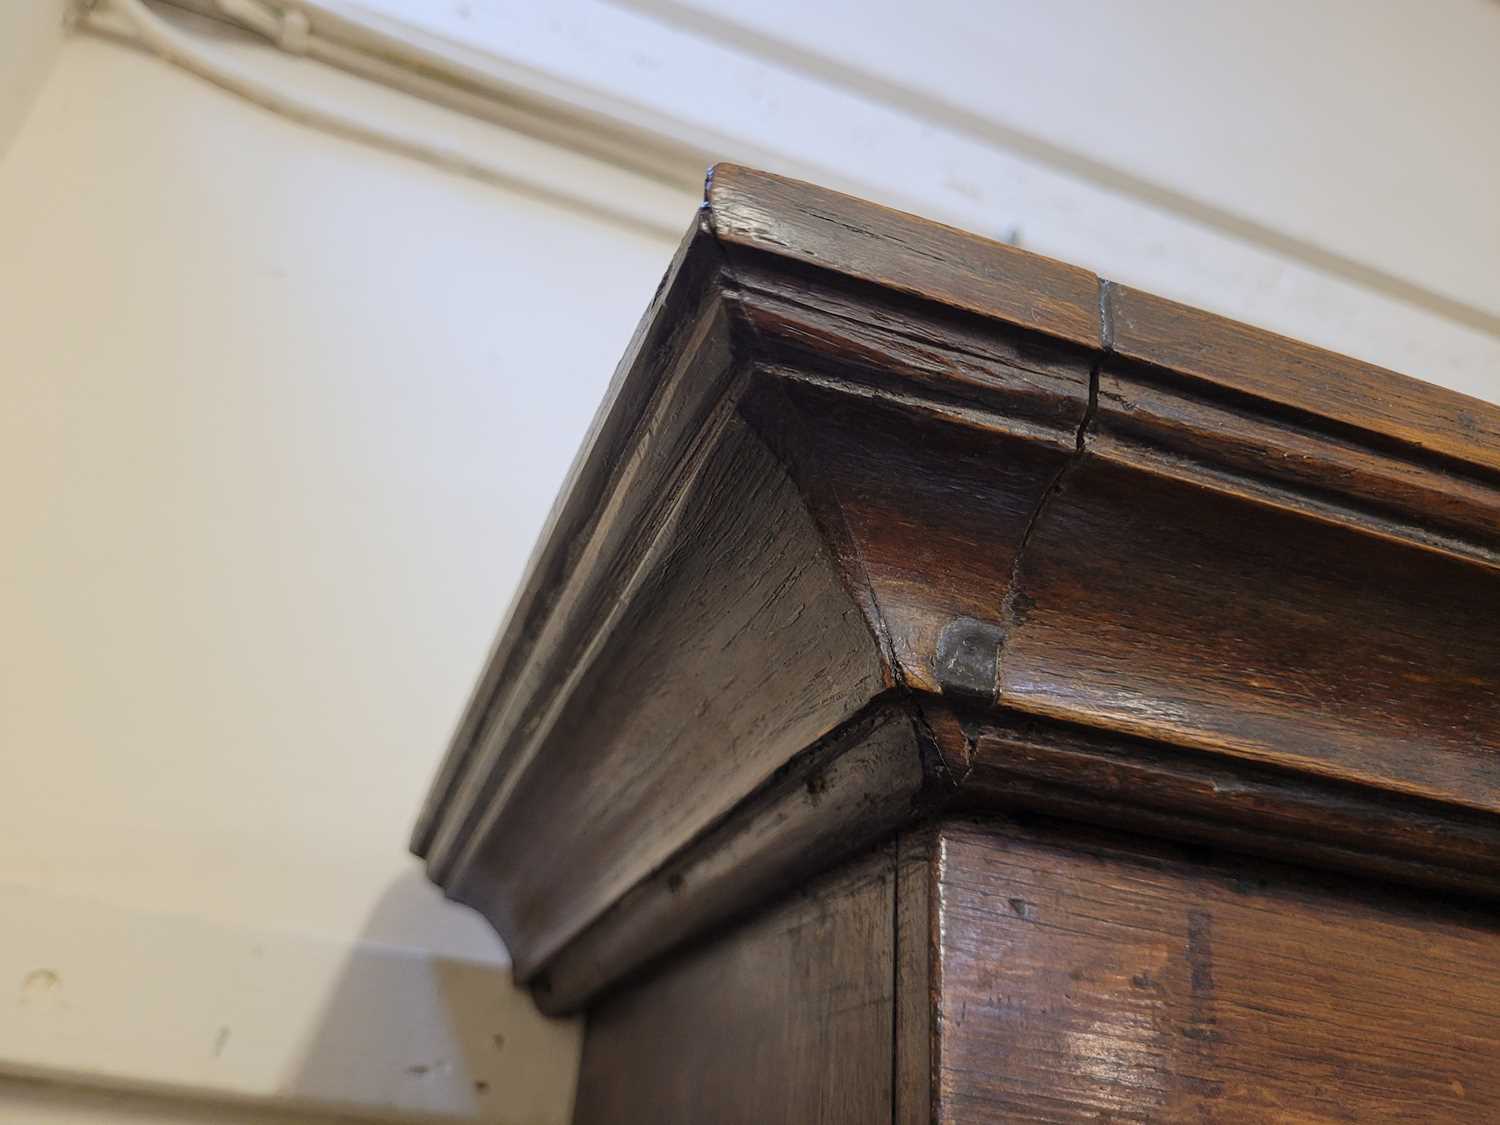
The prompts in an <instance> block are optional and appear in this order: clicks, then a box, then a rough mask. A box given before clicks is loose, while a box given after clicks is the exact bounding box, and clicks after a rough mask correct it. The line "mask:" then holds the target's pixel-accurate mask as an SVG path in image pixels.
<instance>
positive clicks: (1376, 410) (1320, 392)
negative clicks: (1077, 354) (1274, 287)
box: [1105, 284, 1500, 480]
mask: <svg viewBox="0 0 1500 1125" xmlns="http://www.w3.org/2000/svg"><path fill="white" fill-rule="evenodd" d="M1105 288H1106V295H1105V302H1106V312H1107V316H1108V323H1109V326H1110V328H1109V336H1110V341H1109V342H1110V346H1111V348H1112V349H1113V351H1114V352H1115V354H1117V355H1119V356H1123V357H1125V358H1128V359H1133V360H1137V361H1140V362H1143V363H1149V364H1154V365H1157V366H1160V367H1165V368H1170V369H1171V370H1172V371H1175V372H1177V373H1178V374H1180V375H1184V376H1188V377H1190V378H1192V379H1195V380H1201V381H1202V382H1204V383H1208V384H1210V385H1212V386H1214V387H1218V388H1222V389H1224V390H1226V391H1231V392H1235V393H1239V394H1245V395H1252V396H1254V397H1256V398H1259V399H1262V400H1264V401H1266V402H1269V403H1274V404H1276V405H1278V406H1281V407H1284V408H1286V409H1289V410H1294V411H1297V412H1298V413H1300V414H1302V415H1306V416H1312V417H1316V418H1325V419H1328V420H1329V421H1332V422H1336V423H1339V424H1340V425H1343V426H1348V427H1350V428H1352V429H1355V430H1358V431H1362V432H1363V433H1364V434H1367V435H1373V436H1375V437H1377V438H1379V439H1382V440H1384V441H1388V442H1394V443H1399V444H1400V445H1406V446H1410V447H1412V448H1414V449H1418V450H1423V451H1426V452H1427V453H1429V454H1433V455H1436V456H1439V457H1441V458H1443V459H1445V460H1447V461H1451V462H1455V463H1458V464H1460V465H1467V466H1471V467H1472V468H1473V469H1476V470H1481V471H1484V472H1487V473H1490V474H1500V406H1496V405H1494V404H1493V403H1487V402H1481V401H1480V400H1478V399H1475V398H1470V397H1469V396H1468V395H1462V394H1459V393H1458V392H1456V391H1450V390H1447V389H1445V388H1443V387H1435V386H1433V385H1432V384H1430V383H1423V382H1420V381H1419V380H1416V379H1412V378H1410V377H1408V376H1405V375H1399V374H1397V373H1396V372H1394V371H1388V370H1386V369H1385V368H1383V367H1376V366H1375V365H1374V364H1369V363H1362V362H1360V361H1359V360H1355V359H1350V358H1349V357H1348V356H1343V355H1339V354H1337V353H1336V352H1330V351H1325V350H1324V349H1322V348H1316V347H1313V346H1312V345H1311V344H1305V343H1302V342H1301V341H1299V340H1292V339H1288V338H1287V337H1285V336H1278V335H1276V334H1275V333H1274V332H1267V331H1265V330H1264V329H1260V328H1254V327H1252V326H1250V325H1248V324H1240V323H1237V322H1236V321H1232V320H1228V319H1226V318H1224V317H1221V316H1215V315H1213V314H1212V313H1206V312H1202V311H1201V310H1199V309H1194V308H1191V307H1189V306H1187V305H1181V304H1178V303H1177V302H1175V301H1168V300H1166V299H1165V298H1163V297H1155V296H1152V295H1151V294H1150V293H1143V292H1141V291H1140V290H1138V289H1131V288H1129V287H1128V286H1124V285H1115V284H1109V285H1107V286H1106V287H1105ZM1494 479H1495V478H1494V477H1493V476H1492V477H1491V480H1494Z"/></svg>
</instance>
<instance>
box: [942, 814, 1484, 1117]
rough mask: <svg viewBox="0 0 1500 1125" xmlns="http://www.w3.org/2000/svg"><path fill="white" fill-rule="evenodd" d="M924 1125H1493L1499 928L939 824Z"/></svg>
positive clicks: (1172, 855) (1442, 910)
mask: <svg viewBox="0 0 1500 1125" xmlns="http://www.w3.org/2000/svg"><path fill="white" fill-rule="evenodd" d="M935 841H936V846H935V849H934V851H933V854H932V863H933V875H932V878H933V880H934V882H935V892H934V894H935V902H936V904H937V905H936V909H937V912H938V918H939V921H938V926H937V932H938V935H939V937H938V939H937V941H938V949H937V963H938V966H939V968H938V971H937V975H938V979H939V981H940V988H939V991H938V992H937V994H936V999H935V1012H934V1017H935V1020H934V1024H933V1031H934V1036H935V1040H934V1043H935V1046H934V1049H935V1051H936V1056H937V1059H938V1064H937V1067H936V1071H935V1074H934V1094H935V1102H936V1112H935V1116H934V1120H936V1121H940V1122H945V1123H947V1122H953V1123H959V1122H963V1123H966V1125H982V1123H985V1122H997V1123H998V1122H1002V1121H1003V1122H1013V1121H1037V1122H1059V1123H1061V1122H1082V1121H1116V1122H1126V1121H1138V1122H1177V1121H1182V1122H1188V1121H1194V1122H1196V1121H1215V1122H1226V1123H1228V1122H1266V1121H1287V1122H1292V1121H1296V1122H1332V1121H1360V1122H1405V1121H1424V1122H1476V1123H1477V1122H1484V1121H1493V1120H1495V1119H1496V1118H1497V1117H1500V1066H1497V1061H1500V977H1497V975H1496V973H1495V971H1494V969H1495V964H1496V955H1497V951H1500V915H1497V914H1496V913H1495V911H1494V910H1493V909H1484V910H1481V909H1476V908H1463V907H1459V906H1455V905H1453V904H1451V903H1446V902H1443V901H1441V900H1437V899H1434V898H1431V897H1427V896H1423V895H1420V894H1412V893H1405V892H1394V891H1387V890H1385V889H1382V888H1380V887H1377V886H1374V885H1371V884H1367V883H1363V882H1360V881H1357V880H1340V879H1330V878H1323V877H1315V876H1310V875H1306V874H1303V873H1299V872H1296V871H1293V870H1290V869H1286V868H1280V867H1275V866H1270V865H1266V866H1258V865H1253V864H1250V863H1246V862H1242V861H1235V860H1231V859H1226V858H1225V857H1205V856H1202V855H1196V854H1195V855H1186V854H1183V853H1182V852H1180V851H1177V850H1174V849H1172V848H1171V847H1162V846H1158V845H1153V844H1148V843H1145V842H1142V841H1140V840H1136V839H1132V838H1129V837H1111V836H1106V835H1102V834H1100V835H1089V834H1086V833H1080V832H1079V831H1077V830H1074V829H1071V828H1067V827H1063V826H1056V825H1053V826H1042V825H1033V826H1031V827H1022V826H1019V825H1016V824H1010V823H1005V822H988V823H958V824H952V825H945V826H944V827H943V828H942V829H941V830H940V831H938V832H937V833H936V834H935Z"/></svg>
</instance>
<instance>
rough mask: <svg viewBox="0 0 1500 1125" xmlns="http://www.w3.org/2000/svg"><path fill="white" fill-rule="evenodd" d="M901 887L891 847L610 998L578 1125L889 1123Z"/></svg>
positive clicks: (594, 1027)
mask: <svg viewBox="0 0 1500 1125" xmlns="http://www.w3.org/2000/svg"><path fill="white" fill-rule="evenodd" d="M895 894H896V886H895V878H894V855H893V853H892V849H891V848H890V847H888V846H887V847H885V848H881V849H877V850H876V851H875V852H873V853H872V854H870V855H868V856H866V857H865V858H863V859H861V860H858V861H856V862H854V863H852V864H850V865H849V866H848V867H846V868H844V869H842V870H840V871H839V872H837V873H836V874H834V875H832V876H828V877H824V878H823V879H821V880H818V881H816V882H815V883H813V884H812V885H811V886H809V887H807V888H806V889H805V890H804V891H802V892H801V893H798V894H796V895H794V896H793V897H791V898H790V899H788V900H787V901H785V902H783V903H781V904H780V905H778V906H776V907H774V908H773V909H771V910H768V911H767V912H765V913H764V914H762V915H761V916H760V917H758V918H756V919H755V920H754V921H751V922H749V923H747V924H746V925H744V926H742V927H740V928H738V929H736V930H735V931H733V932H732V933H730V934H727V935H725V936H724V937H722V938H720V939H718V940H716V941H714V942H711V943H709V944H708V945H707V946H706V947H704V948H701V949H698V950H694V951H690V952H688V953H687V954H686V955H684V956H683V957H680V958H678V959H677V960H676V961H674V962H673V963H672V964H671V965H670V966H667V967H666V968H665V969H664V970H663V971H661V972H660V973H658V974H656V975H653V976H648V977H646V978H644V979H643V980H642V981H641V982H640V983H639V984H638V985H636V986H634V987H632V988H626V989H624V990H622V991H621V992H619V993H618V994H616V995H613V996H610V997H608V998H607V999H606V1000H605V1001H604V1002H603V1003H601V1004H600V1005H599V1006H598V1007H597V1008H596V1009H595V1010H594V1012H593V1013H592V1014H591V1016H590V1019H589V1024H588V1031H587V1035H586V1037H585V1040H584V1048H583V1061H582V1065H581V1070H580V1076H579V1084H578V1100H577V1104H576V1107H575V1114H574V1121H575V1122H577V1125H618V1123H621V1122H651V1123H653V1125H699V1123H700V1122H705V1121H713V1122H715V1123H717V1125H763V1123H765V1122H770V1121H786V1122H800V1123H805V1125H855V1123H866V1122H880V1121H885V1120H888V1118H889V1116H890V1097H891V1035H892V1026H893V1023H892V1021H893V1019H894V1011H893V989H892V974H891V957H892V955H893V953H894V949H895V945H894V941H895V938H894V933H893V927H894V918H895Z"/></svg>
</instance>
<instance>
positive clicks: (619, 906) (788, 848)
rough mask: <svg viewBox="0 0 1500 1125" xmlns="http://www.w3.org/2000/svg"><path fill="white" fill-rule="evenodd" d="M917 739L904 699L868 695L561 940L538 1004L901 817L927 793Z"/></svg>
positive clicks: (577, 997)
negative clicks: (864, 704) (844, 719)
mask: <svg viewBox="0 0 1500 1125" xmlns="http://www.w3.org/2000/svg"><path fill="white" fill-rule="evenodd" d="M916 741H917V736H916V731H915V729H914V726H913V721H912V716H911V714H910V713H909V712H908V711H907V709H906V708H905V707H904V706H902V705H901V704H900V703H897V702H893V701H891V700H889V699H887V700H885V701H879V700H877V701H876V702H875V703H874V704H872V705H871V707H870V708H869V709H868V710H867V711H866V712H865V713H863V714H861V715H859V716H856V717H855V718H854V719H852V720H851V721H850V722H849V723H847V724H845V725H844V726H843V727H841V728H840V729H839V730H837V731H835V732H834V733H833V734H831V735H830V736H829V737H828V738H827V739H824V740H823V741H822V742H820V743H819V744H817V745H816V746H813V747H811V748H810V749H809V750H807V751H806V752H804V753H803V754H802V755H800V756H799V757H798V758H797V759H796V760H795V761H793V762H790V763H788V764H787V767H786V768H785V769H784V770H783V771H782V772H781V773H780V774H779V775H778V776H777V777H775V778H773V779H772V780H771V781H770V782H769V783H768V784H767V785H766V786H765V787H764V788H763V789H761V790H760V791H758V792H757V793H755V794H754V795H753V796H752V797H751V798H750V799H748V800H747V801H745V802H744V803H743V804H742V805H741V806H740V807H737V808H735V809H734V810H732V811H731V812H730V814H729V815H728V816H726V817H725V818H724V819H723V820H722V821H721V822H720V823H718V824H717V825H715V826H714V827H713V828H712V829H711V830H710V831H709V832H707V833H705V834H704V835H702V836H700V837H699V838H698V839H696V840H693V841H692V842H691V843H689V844H688V845H687V846H686V847H685V848H683V849H682V851H680V852H678V853H677V855H675V856H674V857H673V858H672V859H671V860H670V861H669V862H668V863H667V864H665V865H664V866H663V867H661V868H659V869H657V870H656V871H654V872H652V873H651V874H650V875H649V876H647V877H646V878H645V879H644V880H643V881H642V882H640V883H638V884H637V885H636V886H635V887H633V888H632V889H631V890H630V891H628V892H627V893H626V894H625V895H624V896H623V897H621V898H620V899H619V900H618V901H616V902H615V903H614V904H613V905H612V906H611V907H610V908H609V910H608V911H606V912H605V913H604V914H603V915H601V916H600V917H599V918H598V919H596V920H595V921H594V922H593V923H592V924H591V925H590V926H589V927H588V928H587V929H585V930H584V931H583V932H582V933H580V934H579V935H578V936H577V937H576V938H575V939H574V940H573V941H571V942H569V943H568V945H567V946H566V947H564V948H563V949H562V950H561V951H560V952H559V954H558V955H557V956H556V957H554V958H553V959H552V960H551V961H549V962H548V963H547V966H546V970H545V972H544V973H543V974H542V975H541V976H540V977H539V978H538V980H537V981H536V987H535V995H536V999H537V1004H538V1006H540V1007H541V1008H542V1010H543V1011H545V1012H548V1013H550V1014H566V1013H570V1012H575V1011H577V1010H579V1009H580V1008H581V1007H582V1006H583V1005H584V1004H585V1003H586V1002H587V1001H588V1000H589V999H590V998H591V997H593V996H595V995H596V994H598V993H599V992H600V991H601V990H602V989H604V988H605V987H606V986H608V985H609V984H610V983H612V982H613V981H614V980H616V979H617V978H618V977H620V976H621V975H623V974H626V973H629V972H632V971H634V970H637V969H639V968H640V966H642V965H645V964H648V963H649V962H651V961H652V960H653V959H654V958H656V957H658V956H659V955H661V954H662V953H664V952H666V951H668V950H671V949H672V948H674V947H675V946H677V945H679V944H681V943H682V942H683V941H684V940H686V939H689V938H691V937H693V936H694V935H696V934H699V933H701V932H703V931H705V930H708V929H711V928H713V927H715V926H719V925H721V924H723V923H724V922H725V920H726V919H729V918H733V917H735V916H736V915H739V914H743V913H744V912H745V911H747V910H752V909H754V908H755V907H757V906H759V905H761V904H762V903H763V902H765V901H767V900H770V899H772V898H773V897H774V896H775V895H776V894H777V893H779V892H781V891H783V890H784V889H785V888H786V887H788V886H795V885H798V884H799V883H801V882H803V881H804V880H805V879H807V878H808V877H810V876H815V875H817V874H819V873H820V872H821V871H822V870H823V869H824V868H825V867H827V866H829V865H831V864H833V863H836V862H838V861H839V860H841V859H843V858H845V857H846V856H853V855H856V854H858V853H859V852H860V851H861V850H862V849H864V848H866V847H869V846H870V845H871V844H873V843H875V842H876V841H877V840H878V839H879V838H880V837H882V836H886V835H888V834H889V833H892V832H894V831H896V830H897V829H898V828H900V827H901V826H902V825H904V824H906V823H907V822H908V821H909V820H910V819H911V816H912V814H913V810H914V809H916V808H918V807H920V806H921V804H922V802H923V801H924V800H925V799H927V789H928V780H929V779H928V777H927V775H926V772H925V771H924V770H923V768H922V763H921V755H920V753H919V751H918V749H917V746H916ZM923 948H924V949H925V945H924V946H923Z"/></svg>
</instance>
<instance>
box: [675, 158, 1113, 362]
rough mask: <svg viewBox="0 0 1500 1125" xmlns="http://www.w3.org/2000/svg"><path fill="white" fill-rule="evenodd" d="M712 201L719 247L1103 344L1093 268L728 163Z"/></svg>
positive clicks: (717, 177) (715, 173)
mask: <svg viewBox="0 0 1500 1125" xmlns="http://www.w3.org/2000/svg"><path fill="white" fill-rule="evenodd" d="M704 201H705V203H706V204H707V207H708V211H709V213H710V216H711V220H710V221H711V222H712V223H713V229H714V232H715V234H716V235H717V236H718V238H719V239H720V241H722V242H724V243H727V244H729V245H733V246H740V247H746V248H750V249H756V250H764V251H769V252H770V253H773V254H775V255H778V256H780V257H783V258H787V259H791V260H793V261H798V262H805V263H806V264H808V265H812V266H817V267H820V268H822V269H825V270H831V271H833V272H835V273H838V274H843V275H845V276H847V277H851V278H856V279H858V280H860V281H866V282H873V283H875V284H877V285H881V286H885V287H888V288H890V289H892V290H896V291H899V292H903V293H909V294H911V295H913V296H916V297H921V298H923V299H926V300H930V301H936V302H939V303H941V304H944V305H949V306H952V307H953V308H957V309H963V310H965V311H968V312H973V313H978V314H980V315H981V316H985V317H990V318H993V319H996V320H1003V321H1009V322H1012V323H1015V324H1019V325H1022V326H1024V327H1026V328H1028V329H1034V330H1036V331H1038V332H1042V333H1045V334H1047V335H1049V336H1055V337H1057V338H1059V339H1063V340H1070V341H1072V342H1074V343H1078V344H1084V345H1088V346H1094V345H1097V344H1098V342H1099V312H1098V310H1099V285H1098V279H1097V278H1096V277H1095V276H1094V275H1093V274H1092V273H1090V272H1089V271H1088V270H1085V269H1079V268H1078V267H1077V266H1070V265H1067V264H1066V263H1064V262H1058V261H1054V260H1052V259H1051V258H1043V257H1041V256H1040V255H1038V254H1028V253H1027V252H1025V251H1024V250H1017V249H1015V248H1014V247H1010V246H1006V245H1004V244H1002V243H998V242H992V241H990V240H989V239H987V238H980V237H979V236H978V235H973V234H969V233H968V232H966V231H961V230H955V229H954V228H952V227H946V226H943V225H942V224H940V223H932V222H928V221H926V220H924V219H919V218H917V217H916V216H915V215H907V214H904V213H902V212H900V211H893V210H891V209H890V208H888V207H880V206H878V205H876V204H874V203H866V202H865V201H863V200H860V199H853V198H851V197H850V196H847V195H841V194H839V193H838V192H834V191H827V190H825V189H822V188H818V187H814V186H813V185H811V184H804V183H798V182H797V181H795V180H787V179H784V178H782V177H780V176H772V175H769V174H767V173H765V172H757V171H754V170H752V169H749V168H739V167H736V166H735V165H732V164H720V165H719V166H718V167H716V168H714V169H713V170H712V171H711V172H710V174H709V178H708V186H707V189H706V191H705V193H704Z"/></svg>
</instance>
